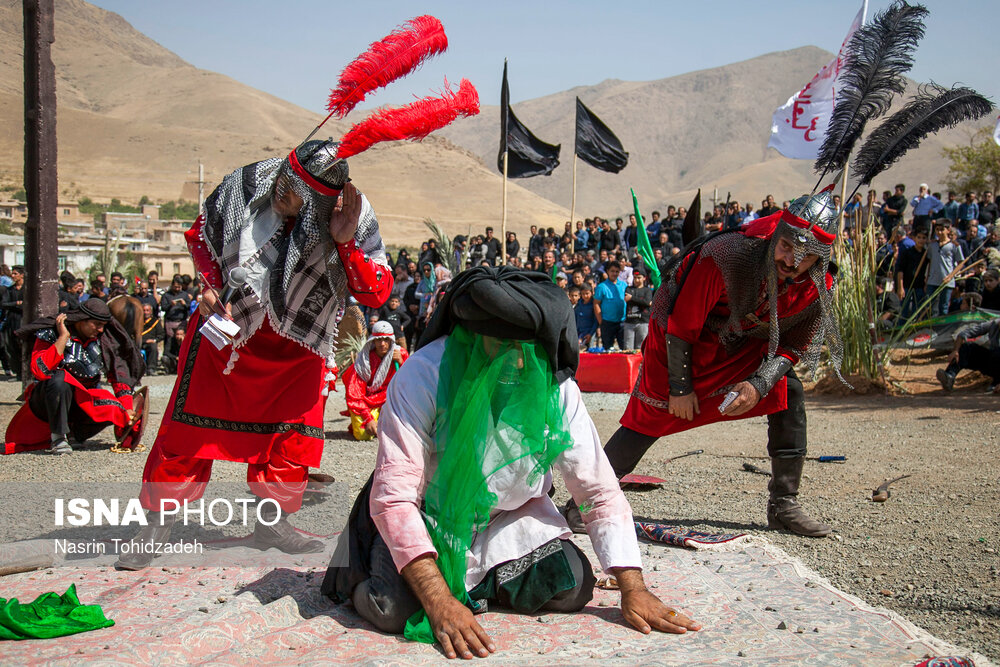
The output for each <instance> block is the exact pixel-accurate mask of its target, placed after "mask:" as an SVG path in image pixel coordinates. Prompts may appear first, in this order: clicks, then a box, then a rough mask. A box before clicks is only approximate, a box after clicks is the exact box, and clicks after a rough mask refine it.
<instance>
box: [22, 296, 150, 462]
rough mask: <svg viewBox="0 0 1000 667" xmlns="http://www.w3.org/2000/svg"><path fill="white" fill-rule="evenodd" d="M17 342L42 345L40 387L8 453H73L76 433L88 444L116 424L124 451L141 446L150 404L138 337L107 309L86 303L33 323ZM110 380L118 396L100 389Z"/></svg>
mask: <svg viewBox="0 0 1000 667" xmlns="http://www.w3.org/2000/svg"><path fill="white" fill-rule="evenodd" d="M17 336H18V337H19V338H21V339H23V340H25V341H26V342H29V343H32V344H33V345H34V347H33V349H32V351H31V373H32V375H34V377H35V382H34V383H32V384H31V385H29V386H28V388H27V390H26V391H25V394H24V405H22V406H21V409H20V410H18V412H17V414H16V415H14V418H13V419H12V420H11V422H10V424H9V425H8V426H7V433H6V436H5V438H4V440H5V447H4V453H5V454H14V453H16V452H22V451H28V450H33V449H43V448H46V447H47V448H48V451H49V453H51V454H70V453H72V451H73V448H72V446H71V445H70V444H69V440H68V436H69V435H72V436H73V437H74V439H75V440H76V441H77V442H83V441H84V440H86V439H88V438H91V437H93V436H95V435H97V433H98V432H100V431H101V430H103V429H104V428H106V427H107V426H108V425H112V426H114V427H115V431H116V432H115V435H116V438H117V440H118V441H119V444H121V445H122V446H124V447H134V446H135V445H136V444H138V442H139V437H141V435H142V427H143V424H142V420H143V418H144V416H145V415H146V412H145V408H146V407H147V404H146V394H145V391H144V390H140V391H139V392H136V390H135V388H136V385H137V384H138V383H139V379H140V378H141V377H142V374H143V372H144V370H145V365H144V364H143V361H142V355H141V353H140V352H139V350H138V349H137V348H136V346H135V341H134V340H133V338H132V337H131V335H129V334H128V333H127V332H126V331H125V329H124V328H123V327H122V326H121V325H120V324H119V323H118V322H117V321H116V320H114V319H112V318H111V312H110V311H109V310H108V305H107V303H105V302H104V301H102V300H100V299H92V300H88V301H85V302H84V303H82V304H80V305H79V306H78V307H76V308H73V309H71V310H69V311H68V312H67V313H62V314H60V315H57V316H56V317H54V318H52V317H43V318H41V319H39V320H37V321H35V322H32V323H31V324H29V325H28V326H26V327H24V328H23V329H19V330H18V331H17ZM102 375H105V376H106V377H107V381H108V383H109V384H110V385H111V390H110V391H109V390H108V389H105V388H103V387H101V386H100V383H101V376H102ZM136 415H138V418H137V417H136Z"/></svg>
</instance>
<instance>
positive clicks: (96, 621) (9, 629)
mask: <svg viewBox="0 0 1000 667" xmlns="http://www.w3.org/2000/svg"><path fill="white" fill-rule="evenodd" d="M114 624H115V622H114V621H112V620H111V619H109V618H105V616H104V611H103V610H102V609H101V607H100V606H99V605H96V604H80V598H79V597H77V595H76V584H72V585H70V587H69V589H68V590H67V591H66V592H65V593H63V594H62V595H59V594H58V593H45V594H44V595H40V596H39V597H38V599H36V600H35V601H34V602H32V603H30V604H21V603H20V602H18V601H17V599H16V598H11V599H9V600H7V599H5V598H0V639H51V638H52V637H65V636H66V635H75V634H77V633H78V632H87V631H88V630H99V629H100V628H108V627H111V626H112V625H114Z"/></svg>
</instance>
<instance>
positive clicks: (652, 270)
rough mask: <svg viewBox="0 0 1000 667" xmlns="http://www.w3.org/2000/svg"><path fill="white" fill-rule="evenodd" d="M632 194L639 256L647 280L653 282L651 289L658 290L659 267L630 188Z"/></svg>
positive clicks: (659, 280)
mask: <svg viewBox="0 0 1000 667" xmlns="http://www.w3.org/2000/svg"><path fill="white" fill-rule="evenodd" d="M630 190H631V192H632V206H633V207H634V208H635V219H636V221H637V222H638V224H639V230H638V233H637V234H636V236H637V237H638V238H637V241H638V242H639V256H641V257H642V261H643V262H644V263H645V264H646V268H647V269H649V279H650V280H651V281H653V288H654V289H659V287H660V282H661V281H662V279H661V278H660V267H659V266H657V265H656V257H655V256H654V255H653V246H651V245H650V244H649V236H648V235H647V234H646V221H645V220H643V219H642V214H641V213H639V200H638V199H637V198H636V196H635V190H634V189H632V188H630Z"/></svg>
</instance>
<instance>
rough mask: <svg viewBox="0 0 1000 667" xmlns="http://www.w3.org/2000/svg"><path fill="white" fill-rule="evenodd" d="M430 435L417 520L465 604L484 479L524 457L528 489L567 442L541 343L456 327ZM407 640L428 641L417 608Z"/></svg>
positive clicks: (488, 502) (481, 521) (482, 512)
mask: <svg viewBox="0 0 1000 667" xmlns="http://www.w3.org/2000/svg"><path fill="white" fill-rule="evenodd" d="M436 412H437V414H436V415H435V419H436V428H435V434H434V441H435V448H436V450H435V453H436V455H437V457H438V466H437V470H436V471H435V472H434V476H433V478H432V479H431V480H430V482H429V483H428V485H427V489H426V492H425V496H424V501H425V505H424V521H425V523H426V524H427V532H428V533H429V534H430V536H431V541H432V542H433V543H434V548H435V549H436V550H437V552H438V558H437V566H438V569H439V570H440V571H441V575H442V576H443V577H444V580H445V582H447V584H448V588H449V589H451V592H452V594H453V595H454V596H455V598H456V599H458V600H459V601H460V602H462V603H463V604H470V598H469V593H468V591H466V589H465V574H466V557H467V554H468V551H469V547H470V546H471V545H472V539H473V537H474V536H475V534H476V532H477V531H478V530H480V529H481V528H483V527H484V526H485V525H486V524H487V522H488V521H489V519H490V512H491V511H492V509H493V508H494V507H495V506H496V504H497V497H496V494H494V493H493V492H491V491H490V490H489V487H488V485H487V481H488V480H489V478H490V477H491V476H492V475H493V474H494V473H495V472H497V471H499V470H501V469H502V468H504V467H506V466H508V465H512V464H516V463H518V462H520V461H522V460H523V459H528V461H529V463H530V466H531V469H530V472H529V474H528V480H527V482H528V484H529V485H530V484H533V483H534V481H535V480H537V479H538V477H539V476H541V475H544V474H545V473H546V472H548V470H549V469H550V468H551V467H552V462H553V461H554V460H555V459H556V457H558V456H559V455H560V454H562V453H563V452H564V451H566V450H568V449H569V448H570V447H571V446H572V444H573V439H572V436H570V434H569V431H568V430H567V427H566V424H565V418H564V415H563V410H562V402H561V400H560V393H559V383H558V382H557V381H556V378H555V376H554V375H553V374H552V366H551V364H550V363H549V358H548V355H547V354H546V352H545V349H544V348H543V347H542V345H540V344H538V343H536V342H534V341H526V340H507V339H499V338H490V339H489V340H485V337H484V336H481V335H479V334H473V333H470V332H469V331H468V330H467V329H465V328H464V327H462V326H456V327H455V329H454V330H453V331H452V332H451V335H450V336H449V337H448V341H447V342H446V343H445V351H444V355H443V356H442V357H441V369H440V376H439V378H438V387H437V411H436ZM403 635H404V636H405V637H407V638H408V639H412V640H415V641H420V642H424V643H427V644H433V643H434V642H435V641H436V639H435V637H434V633H433V631H432V630H431V624H430V621H429V620H428V618H427V614H426V613H425V612H424V610H423V609H421V610H420V611H418V612H417V613H415V614H414V615H413V616H412V617H411V618H410V619H409V620H408V621H407V623H406V629H405V630H404V631H403Z"/></svg>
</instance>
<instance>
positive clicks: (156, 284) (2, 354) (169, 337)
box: [0, 266, 201, 379]
mask: <svg viewBox="0 0 1000 667" xmlns="http://www.w3.org/2000/svg"><path fill="white" fill-rule="evenodd" d="M24 279H25V276H24V267H22V266H13V267H10V268H9V269H8V267H7V266H0V309H2V317H3V319H2V322H0V364H2V366H3V371H4V373H5V375H6V376H7V377H8V378H13V377H16V378H17V379H21V342H20V341H19V339H17V338H16V337H15V336H14V331H16V330H17V329H18V328H20V326H21V314H22V307H23V300H24ZM160 285H161V283H160V276H159V274H158V273H157V272H156V271H150V272H149V273H148V274H147V275H146V279H145V280H139V279H136V280H135V281H134V283H133V285H132V289H131V291H130V290H129V285H128V283H127V282H126V279H125V276H123V275H122V274H121V273H120V272H118V271H115V272H113V273H112V274H111V279H110V282H109V281H108V277H107V276H106V275H105V274H104V273H97V274H95V275H94V277H93V279H91V280H90V281H89V284H88V282H87V281H86V280H84V279H83V278H77V277H76V276H74V275H73V274H72V273H70V272H69V271H63V272H62V273H61V274H60V276H59V288H58V289H59V294H58V299H59V312H60V313H65V312H67V311H69V310H71V309H74V308H76V307H78V306H79V305H80V304H81V303H83V302H85V301H87V300H88V299H101V300H102V301H107V302H110V301H111V300H112V299H114V298H115V297H119V296H132V297H134V298H136V299H138V301H139V302H140V303H141V307H142V311H143V323H142V330H141V332H140V333H141V337H140V338H141V341H142V354H143V357H144V358H145V360H146V365H147V374H148V375H158V374H160V373H169V374H173V373H176V372H177V357H178V355H179V354H180V348H181V344H182V343H183V342H184V333H185V328H186V327H185V325H186V324H187V320H188V317H189V316H190V315H191V313H193V312H194V310H195V309H196V308H197V307H198V304H199V302H200V299H201V283H200V280H199V279H198V278H192V277H191V276H189V275H186V274H183V275H181V274H178V275H175V276H173V278H172V279H171V281H170V284H169V286H168V287H166V288H163V287H161V286H160Z"/></svg>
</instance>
